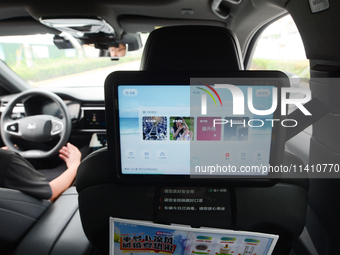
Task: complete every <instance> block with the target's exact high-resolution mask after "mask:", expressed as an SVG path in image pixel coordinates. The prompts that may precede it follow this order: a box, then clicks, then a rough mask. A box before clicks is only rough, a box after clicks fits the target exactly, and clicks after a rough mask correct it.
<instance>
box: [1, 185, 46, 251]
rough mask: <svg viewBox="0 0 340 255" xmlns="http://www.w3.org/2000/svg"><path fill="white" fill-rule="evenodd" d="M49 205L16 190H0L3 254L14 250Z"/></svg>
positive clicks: (44, 201)
mask: <svg viewBox="0 0 340 255" xmlns="http://www.w3.org/2000/svg"><path fill="white" fill-rule="evenodd" d="M51 204H52V202H51V201H49V200H43V199H37V198H34V197H32V196H29V195H27V194H25V193H23V192H21V191H18V190H13V189H7V188H0V226H1V228H0V247H2V252H4V251H3V249H4V250H5V252H4V254H10V253H11V252H12V251H13V250H14V248H15V247H16V246H17V245H18V243H19V242H20V240H21V239H22V238H23V237H24V236H25V234H26V233H27V232H28V231H29V229H30V228H31V227H32V226H33V225H34V224H35V223H36V222H37V221H38V219H39V218H40V217H41V215H42V214H43V213H44V212H45V211H46V210H47V208H49V207H50V206H51Z"/></svg>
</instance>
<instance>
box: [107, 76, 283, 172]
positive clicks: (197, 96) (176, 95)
mask: <svg viewBox="0 0 340 255" xmlns="http://www.w3.org/2000/svg"><path fill="white" fill-rule="evenodd" d="M224 85H226V84H212V83H210V85H208V84H206V83H204V82H203V83H202V82H195V84H194V85H191V86H190V84H187V85H177V84H166V85H164V84H161V83H159V84H154V83H152V84H145V82H143V83H142V84H137V83H131V85H129V84H126V83H125V84H117V86H116V87H117V88H116V98H117V99H118V100H117V101H118V102H117V112H118V116H117V117H118V123H119V124H118V123H117V124H118V127H119V128H118V137H117V138H119V154H120V165H119V166H120V169H118V170H119V171H120V176H126V177H128V176H140V177H142V176H163V177H164V176H191V177H203V178H204V177H209V178H211V177H216V178H220V177H221V176H228V177H267V176H268V174H269V171H268V168H269V166H270V165H271V164H273V163H275V162H274V161H275V160H274V161H273V159H274V158H275V157H274V156H273V154H274V150H275V149H276V148H278V147H277V146H276V144H275V142H277V141H274V140H275V139H274V140H273V138H275V137H277V135H278V134H277V130H276V129H278V128H279V127H278V126H279V125H281V124H280V120H279V118H278V116H277V113H276V111H275V109H276V110H277V109H278V107H274V106H275V105H278V104H279V100H278V97H275V96H274V94H277V91H278V90H277V88H278V87H279V86H278V84H277V83H273V84H272V85H271V84H270V82H268V81H266V82H265V81H264V80H263V82H262V84H261V81H259V80H257V81H256V82H254V80H252V81H251V82H247V81H245V80H244V79H243V80H242V82H235V84H234V85H233V84H228V85H232V88H231V87H225V86H224ZM240 93H241V94H242V96H240ZM238 96H240V97H243V98H239V99H240V100H241V103H240V101H239V100H238V101H239V102H238V103H235V100H236V98H238ZM249 98H250V102H249ZM242 100H243V101H242ZM236 101H237V100H236ZM242 105H243V106H242ZM109 142H110V141H109ZM274 147H275V148H274ZM282 154H283V152H282ZM143 178H144V177H143Z"/></svg>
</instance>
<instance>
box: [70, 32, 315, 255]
mask: <svg viewBox="0 0 340 255" xmlns="http://www.w3.org/2000/svg"><path fill="white" fill-rule="evenodd" d="M210 49H213V51H210ZM201 52H202V54H198V53H201ZM141 69H142V70H146V71H223V70H224V71H227V70H242V69H243V64H242V57H241V53H240V48H239V45H238V42H237V39H236V37H235V35H234V34H233V33H232V32H231V31H230V30H228V29H226V28H220V27H211V26H178V27H165V28H161V29H158V30H155V31H153V32H152V33H151V34H150V36H149V38H148V41H147V43H146V45H145V49H144V54H143V58H142V63H141ZM110 131H111V130H107V132H110ZM109 156H110V155H109V154H108V151H107V149H105V148H104V149H101V150H97V151H96V152H94V153H92V154H90V155H89V156H88V157H87V158H85V159H84V160H83V161H82V163H81V164H80V166H79V169H78V173H77V190H78V192H79V209H80V214H81V219H82V225H83V228H84V231H85V233H86V236H87V237H88V239H89V240H90V242H91V243H92V244H93V245H94V246H95V248H96V249H97V250H98V251H99V252H100V253H101V254H108V252H109V243H110V239H109V221H108V219H109V217H118V218H125V219H137V220H147V221H154V220H155V215H156V213H155V208H156V207H155V204H154V203H155V201H156V200H155V196H156V194H157V192H158V191H157V189H156V187H151V186H142V184H141V185H140V186H136V185H133V186H132V185H131V186H127V185H124V186H123V185H118V184H117V183H115V182H114V180H113V178H112V175H111V171H113V170H112V169H110V165H109ZM284 164H285V165H289V164H294V165H295V164H296V165H300V164H303V163H302V161H301V160H300V159H299V158H297V157H295V156H294V155H292V154H291V153H288V152H286V153H285V159H284ZM230 188H231V189H233V192H234V194H235V201H233V203H230V205H231V206H232V208H234V209H235V212H236V214H235V215H234V217H233V216H231V215H230V216H228V217H224V218H219V216H217V215H205V217H195V216H192V215H185V213H182V212H177V213H176V214H172V215H170V214H169V215H168V218H167V219H166V220H167V222H169V223H170V222H171V223H177V224H184V225H191V226H196V227H199V226H204V227H214V228H226V229H237V230H245V231H258V232H263V233H273V234H278V235H279V236H280V238H279V240H278V243H277V245H276V248H275V250H274V253H273V254H288V253H289V251H290V247H291V244H292V242H293V241H294V240H297V239H298V237H299V235H300V233H301V232H302V230H303V227H304V222H305V217H306V211H307V191H308V188H309V183H308V180H305V179H301V180H295V179H281V181H280V182H279V183H278V184H276V185H274V186H272V187H264V188H263V187H236V188H235V187H230ZM198 221H199V224H200V225H199V226H197V224H198V223H197V222H198Z"/></svg>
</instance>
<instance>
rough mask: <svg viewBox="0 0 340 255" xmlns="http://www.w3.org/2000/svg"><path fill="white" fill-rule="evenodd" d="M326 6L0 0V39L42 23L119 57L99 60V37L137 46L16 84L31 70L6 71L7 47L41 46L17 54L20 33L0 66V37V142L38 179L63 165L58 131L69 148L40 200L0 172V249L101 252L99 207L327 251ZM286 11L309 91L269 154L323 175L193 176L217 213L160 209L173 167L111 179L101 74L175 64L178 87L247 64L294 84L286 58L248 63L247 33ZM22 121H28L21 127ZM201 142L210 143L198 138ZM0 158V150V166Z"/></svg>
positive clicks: (221, 0)
mask: <svg viewBox="0 0 340 255" xmlns="http://www.w3.org/2000/svg"><path fill="white" fill-rule="evenodd" d="M339 12H340V4H339V3H338V2H337V1H334V0H322V1H318V0H290V1H289V0H251V1H246V0H243V1H242V0H212V1H208V0H201V1H191V0H162V1H154V0H146V1H134V0H128V1H122V0H116V1H113V0H111V1H110V0H98V1H95V2H94V1H82V2H80V1H76V0H69V1H58V2H46V1H41V0H32V1H29V2H25V1H20V0H11V1H6V0H4V1H1V2H0V37H11V36H28V35H37V34H39V35H41V34H50V35H52V37H51V38H53V41H54V45H55V46H56V47H58V48H59V49H63V50H65V49H66V52H70V51H67V50H68V49H73V48H75V49H77V50H78V48H77V47H83V48H86V46H87V45H91V47H92V46H94V47H93V48H96V49H97V50H98V51H99V56H106V57H108V58H105V61H107V63H114V64H116V63H117V65H119V63H120V62H123V60H124V58H125V57H120V58H117V57H116V56H112V55H111V58H110V52H109V51H108V49H109V48H110V47H116V48H117V47H118V46H119V45H121V44H125V45H126V48H127V51H128V54H129V53H131V54H134V52H137V51H141V52H142V55H141V59H140V62H138V67H137V68H138V70H136V71H130V69H128V70H127V71H122V72H115V70H116V69H114V68H113V67H115V66H116V65H114V66H111V67H105V68H106V69H107V70H108V71H106V73H104V72H102V73H98V74H97V75H96V76H93V77H91V78H89V77H90V76H84V77H85V78H81V79H78V76H76V75H75V74H70V77H71V78H72V80H71V81H72V82H73V84H72V85H66V81H65V80H63V78H58V77H57V78H53V85H50V86H45V87H44V86H42V87H39V86H38V85H33V86H31V85H29V84H30V82H31V81H27V80H25V79H24V78H23V77H19V76H18V75H17V74H16V71H15V70H16V69H15V68H18V67H20V66H19V64H20V63H21V62H20V61H22V59H21V58H25V59H26V64H27V65H29V63H28V62H29V61H28V60H27V59H32V58H33V59H34V58H37V56H43V55H44V54H45V53H44V50H43V48H36V49H39V50H38V51H37V52H40V53H35V51H33V46H32V47H31V49H32V52H33V57H32V56H31V57H29V55H27V47H30V46H29V45H28V43H26V44H25V43H23V46H22V48H20V49H19V48H17V49H16V51H12V52H14V53H11V54H12V55H13V56H12V58H13V59H14V62H13V63H14V64H11V63H10V62H8V61H6V59H9V55H6V49H9V48H6V47H7V46H6V41H5V39H3V40H2V38H0V59H1V61H0V114H1V123H0V125H1V131H0V133H1V140H0V145H1V147H2V146H7V147H8V148H9V149H10V150H13V151H15V152H17V153H19V154H20V155H21V156H22V157H23V158H26V159H27V160H29V162H30V163H31V164H32V165H33V166H34V167H35V168H36V169H37V170H38V171H39V172H41V173H42V174H44V175H45V176H46V178H47V180H49V181H50V180H53V179H54V178H56V177H57V176H59V175H60V174H61V173H62V172H63V171H64V170H65V169H66V165H65V163H64V162H63V161H62V160H61V159H59V158H58V155H57V153H58V151H59V150H60V148H61V147H62V146H63V145H65V144H66V143H67V142H71V143H72V144H74V145H75V146H77V147H78V148H79V150H80V151H81V152H82V162H81V164H80V166H79V168H78V172H77V177H76V180H75V182H74V184H73V185H72V186H71V187H70V188H69V189H67V190H66V191H65V192H64V193H63V194H62V195H61V196H60V197H59V198H58V199H57V200H56V201H55V202H53V203H52V202H50V201H49V200H43V199H37V198H35V197H32V196H30V195H28V194H26V193H24V192H21V191H18V190H13V189H9V188H6V187H2V186H1V185H2V182H1V180H0V248H1V250H2V251H1V254H6V255H11V254H16V255H21V254H25V255H26V254H34V255H36V254H41V255H47V254H54V255H55V254H66V255H67V254H79V255H88V254H111V253H110V229H109V218H110V217H117V218H122V219H131V220H145V221H151V222H154V223H160V224H183V225H188V226H191V227H193V228H200V227H211V228H218V229H232V230H240V231H251V232H261V233H269V234H275V235H278V236H279V239H278V242H277V244H276V246H275V249H274V251H273V254H287V255H288V254H289V255H295V254H338V253H339V251H338V249H339V248H338V239H339V237H340V234H339V231H338V229H339V220H338V218H339V217H338V214H339V213H340V211H339V206H338V202H339V198H338V193H339V191H340V190H339V183H340V182H339V179H338V178H339V177H338V174H337V173H338V171H339V164H340V138H339V135H338V130H339V126H340V121H339V120H340V119H339V109H340V105H339V100H338V96H337V95H339V92H340V91H339V87H338V84H337V78H338V76H339V70H340V51H339V49H338V47H337V45H338V44H339V42H340V35H339V33H338V27H339V26H338V23H339V19H338V14H339ZM287 16H291V17H292V19H293V23H295V24H296V27H297V30H298V32H297V33H298V34H299V35H300V36H301V39H302V42H303V46H304V54H305V56H306V59H307V60H308V63H309V68H308V76H307V77H308V78H307V81H306V84H307V86H308V88H309V89H310V90H311V93H312V99H311V100H310V101H309V102H308V103H306V104H305V105H304V106H305V107H306V109H308V111H310V112H311V114H312V116H305V115H304V114H302V113H301V111H299V110H296V111H292V112H290V113H289V115H288V116H286V118H287V119H295V120H297V122H298V124H297V125H296V126H294V127H292V128H286V129H282V132H281V133H280V135H278V136H275V137H274V139H277V142H278V143H280V144H282V146H281V147H282V148H281V147H280V148H281V149H280V150H277V151H275V152H273V153H274V154H275V155H276V157H277V158H278V162H280V163H281V164H282V165H283V166H293V167H294V166H295V167H300V168H301V169H306V167H307V169H310V167H312V166H313V167H314V166H323V169H324V170H323V172H324V173H325V172H327V173H328V172H332V173H333V175H327V176H326V175H319V172H317V173H315V172H313V173H312V172H311V171H308V170H307V171H301V172H300V174H299V175H298V176H292V175H290V174H288V173H282V176H280V177H279V178H277V179H275V181H274V182H271V183H270V184H265V185H263V184H262V183H261V182H259V181H257V180H256V179H255V181H254V182H247V181H242V180H241V181H238V182H237V181H235V180H233V179H231V180H227V181H225V182H223V181H222V182H219V183H218V186H217V187H220V188H224V189H226V190H227V193H226V194H224V195H220V196H218V195H216V194H215V195H213V194H207V190H209V188H211V187H214V186H216V185H217V184H214V183H213V181H212V182H211V181H210V182H209V181H206V182H204V181H202V182H199V183H200V184H199V185H197V184H195V185H193V186H194V187H195V189H196V190H197V191H198V192H201V193H202V198H204V199H207V200H211V201H213V203H216V204H223V205H225V207H226V210H225V211H223V212H215V211H198V210H196V211H166V210H163V209H161V208H162V206H163V204H161V202H162V199H163V198H164V189H165V188H169V187H180V188H183V189H184V188H187V187H191V185H192V183H191V181H187V182H186V181H183V180H187V179H185V178H182V179H183V180H182V181H178V183H177V184H176V183H174V182H172V183H171V182H169V183H167V182H163V183H157V181H152V177H150V178H149V179H150V180H149V181H144V180H146V179H143V178H140V179H138V177H137V181H133V182H132V181H131V182H129V181H126V182H125V183H122V182H120V181H119V180H118V179H117V175H116V172H118V171H120V170H119V169H117V167H116V165H114V164H113V163H112V162H115V160H116V161H119V160H120V157H118V156H117V155H116V154H115V152H116V151H117V150H119V148H120V147H119V144H118V143H115V141H117V140H119V139H118V138H117V137H116V135H115V134H116V133H117V132H119V131H118V130H119V125H118V124H117V122H114V120H113V119H114V118H113V115H114V114H115V111H114V110H113V108H114V107H115V105H116V104H117V100H116V99H115V98H114V97H112V94H110V91H111V90H110V89H111V86H112V83H113V82H114V79H115V77H119V75H121V76H122V77H128V78H129V77H130V79H131V84H133V83H132V82H133V81H136V80H138V79H139V78H140V77H143V76H141V75H143V74H146V75H149V76H150V77H154V80H156V81H157V82H158V81H159V80H161V81H163V82H164V84H169V82H170V81H169V80H171V79H172V78H170V77H171V75H172V76H176V75H178V76H185V77H187V78H186V80H187V83H188V85H189V83H190V78H191V77H192V75H193V74H195V75H197V74H199V75H202V77H214V76H216V75H217V76H223V75H226V76H230V77H233V76H235V75H236V74H237V75H239V76H241V77H251V73H254V74H255V73H258V75H259V76H261V75H263V78H265V77H267V76H268V75H269V76H278V77H279V78H282V77H283V78H284V80H286V81H287V82H288V83H289V82H290V86H291V87H294V84H293V83H294V78H295V77H293V79H291V76H290V75H289V73H287V72H285V71H286V70H283V69H280V68H270V67H269V68H268V69H266V71H258V70H257V69H256V68H254V67H253V66H252V65H251V64H252V60H253V58H254V56H256V48H257V47H258V46H259V44H260V42H261V35H263V34H265V31H266V29H267V28H269V27H270V26H271V24H274V23H275V22H277V21H279V20H280V19H281V18H284V17H287ZM275 32H280V31H275ZM65 33H68V36H66V35H65ZM145 34H148V36H147V40H146V42H144V41H143V40H142V37H143V35H145ZM272 37H275V39H277V38H278V37H280V36H277V35H275V36H272ZM279 39H280V38H279ZM281 39H282V40H283V39H286V38H285V37H284V36H282V38H281ZM11 40H14V39H11ZM287 40H288V39H287ZM268 42H269V43H270V42H271V41H270V40H269V41H268ZM71 44H72V45H73V46H72V45H71ZM27 45H28V46H27ZM70 45H71V46H70ZM74 45H77V46H74ZM280 45H281V46H280V47H281V48H282V47H283V46H282V44H280ZM293 46H294V45H293ZM296 48H297V46H296ZM265 51H266V49H265V50H264V52H265ZM268 51H269V48H268ZM41 52H43V53H41ZM39 54H40V55H39ZM53 54H54V53H53ZM68 54H71V53H68ZM269 54H271V55H273V54H274V53H269ZM294 54H296V53H295V52H294ZM294 54H293V55H294ZM23 56H24V57H23ZM129 56H130V55H129ZM133 56H134V55H133ZM42 58H43V57H42ZM79 59H80V60H81V61H83V59H82V58H80V57H79ZM66 60H67V59H66ZM64 63H66V62H64ZM65 65H66V64H65ZM30 68H31V69H29V70H30V71H29V72H32V73H33V72H34V70H33V68H32V67H30ZM67 68H69V69H71V67H70V66H68V67H67ZM67 68H66V69H67ZM12 69H13V70H14V71H13V70H12ZM92 69H95V67H93V68H92V67H91V69H88V70H86V74H90V73H91V71H92ZM18 70H19V68H18ZM117 70H118V69H117ZM43 72H45V73H48V70H47V69H44V70H43ZM79 72H80V71H79ZM112 72H113V74H110V73H112ZM67 74H69V73H67ZM72 75H73V76H72ZM156 77H157V79H156ZM105 79H106V81H105V86H104V80H105ZM167 79H168V80H167ZM85 82H88V83H90V84H91V85H86V86H85V85H84V84H82V83H85ZM141 84H145V80H144V81H143V79H141ZM291 96H292V95H291ZM164 98H166V95H165V97H164ZM221 104H222V103H221ZM117 108H118V106H117ZM33 122H34V123H37V127H38V128H37V127H35V125H36V124H34V127H33V126H32V125H31V123H33ZM40 125H42V126H43V127H42V128H41V127H40ZM24 127H25V128H24ZM26 127H27V128H26ZM33 129H38V131H39V133H38V134H37V135H32V132H31V131H32V130H33ZM157 133H158V131H157ZM115 139H116V140H115ZM156 143H157V142H156ZM107 146H108V148H107ZM110 146H111V147H110ZM244 146H245V147H246V146H247V145H244ZM113 148H114V149H115V150H114V149H113ZM117 148H118V149H117ZM245 149H246V148H245ZM202 150H204V152H203V153H206V154H207V155H210V154H209V153H211V151H212V148H209V147H208V146H206V147H205V148H203V149H202ZM122 158H123V156H122ZM5 160H6V159H5V158H3V157H1V154H0V164H2V161H3V162H5ZM308 167H309V168H308ZM0 174H1V173H0ZM330 176H331V177H330ZM179 178H181V177H179ZM205 183H206V184H205ZM161 194H163V195H161ZM203 194H204V195H203ZM188 197H190V195H188V196H185V195H184V198H188ZM161 205H162V206H161ZM207 254H208V253H207ZM258 255H259V254H258Z"/></svg>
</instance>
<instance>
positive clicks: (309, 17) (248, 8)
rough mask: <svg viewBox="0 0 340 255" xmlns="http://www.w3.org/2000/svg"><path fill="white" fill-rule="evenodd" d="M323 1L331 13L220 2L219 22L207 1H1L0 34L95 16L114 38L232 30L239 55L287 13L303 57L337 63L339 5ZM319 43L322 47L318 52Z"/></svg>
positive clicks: (277, 0)
mask: <svg viewBox="0 0 340 255" xmlns="http://www.w3.org/2000/svg"><path fill="white" fill-rule="evenodd" d="M329 1H330V6H331V8H330V9H328V10H327V11H323V12H320V13H316V14H313V13H312V12H311V10H310V6H309V1H308V0H291V1H288V0H243V1H241V3H240V4H238V5H235V4H231V3H227V2H224V3H223V4H224V6H225V7H227V8H229V9H230V15H229V17H228V18H227V19H222V18H219V17H218V16H216V15H215V14H214V13H213V11H212V10H211V2H212V1H209V0H144V1H140V0H97V1H93V0H84V1H76V0H60V1H42V0H33V1H32V0H31V1H29V3H27V1H23V0H10V1H9V0H2V1H1V2H0V35H11V34H25V33H26V34H28V33H32V32H36V33H46V32H50V33H56V34H57V33H58V32H56V31H55V30H53V29H50V28H47V27H44V26H43V25H41V24H40V23H38V22H37V20H38V19H39V18H40V17H44V18H50V17H101V18H103V19H104V20H106V21H107V22H108V23H109V24H110V25H111V26H112V27H113V28H114V29H115V31H116V33H117V39H119V38H120V37H121V35H122V34H123V33H124V32H126V33H135V32H136V31H140V32H150V30H152V29H154V28H155V27H159V26H168V25H179V24H207V25H216V26H224V27H228V28H230V29H231V30H232V31H234V32H235V33H236V35H237V37H238V39H239V41H240V45H241V49H242V52H243V53H245V51H246V50H247V46H248V44H249V42H250V39H251V38H252V36H253V35H254V33H255V32H256V31H257V30H258V29H259V28H260V27H261V26H263V25H264V24H266V23H268V22H269V21H271V20H274V19H276V18H277V17H280V16H282V15H284V14H285V13H286V12H287V10H288V11H289V13H291V14H292V16H293V18H294V20H295V22H296V24H297V25H298V28H299V31H300V34H301V36H302V39H303V40H304V44H305V48H306V52H307V57H308V58H309V59H323V60H332V61H337V62H339V60H340V48H339V47H338V44H339V43H338V42H339V36H340V35H339V33H338V27H340V26H334V24H337V23H340V19H339V18H338V16H339V10H340V1H334V0H333V1H332V0H329ZM182 9H190V10H193V14H192V15H190V14H182V12H181V10H182ZM23 21H24V22H23ZM203 36H204V35H203ZM325 38H327V47H322V46H325Z"/></svg>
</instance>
